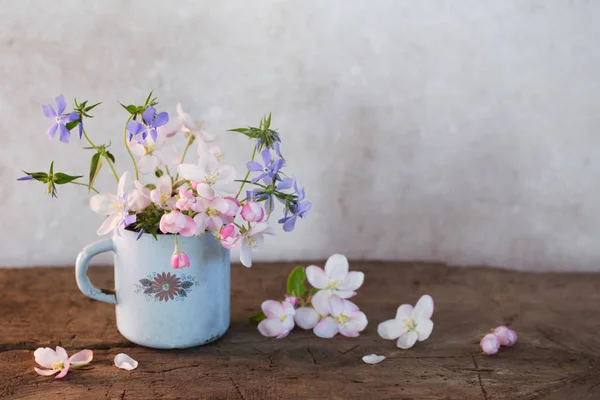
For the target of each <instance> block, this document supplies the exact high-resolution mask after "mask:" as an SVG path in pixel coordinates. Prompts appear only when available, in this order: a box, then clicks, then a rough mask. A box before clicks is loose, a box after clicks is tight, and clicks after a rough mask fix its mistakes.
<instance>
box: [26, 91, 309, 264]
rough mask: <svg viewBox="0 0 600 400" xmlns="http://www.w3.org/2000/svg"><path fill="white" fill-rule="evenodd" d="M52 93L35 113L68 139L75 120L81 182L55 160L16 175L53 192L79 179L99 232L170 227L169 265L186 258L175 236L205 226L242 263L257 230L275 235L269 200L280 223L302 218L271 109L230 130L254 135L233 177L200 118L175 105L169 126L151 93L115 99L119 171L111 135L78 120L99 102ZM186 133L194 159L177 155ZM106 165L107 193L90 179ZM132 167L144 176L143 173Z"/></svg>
mask: <svg viewBox="0 0 600 400" xmlns="http://www.w3.org/2000/svg"><path fill="white" fill-rule="evenodd" d="M55 102H56V109H54V108H53V107H52V106H51V105H45V106H43V107H42V111H43V113H44V115H45V116H46V117H48V118H50V119H51V120H52V125H51V126H50V128H49V129H48V132H47V135H48V137H49V138H53V137H54V136H55V135H56V133H57V132H59V139H60V141H61V142H64V143H69V140H70V137H71V130H73V129H75V127H77V130H78V132H79V137H80V139H82V138H83V139H85V141H86V142H87V144H88V145H89V146H88V147H85V149H87V150H91V151H92V153H93V155H92V157H91V162H90V170H89V175H88V179H87V182H82V181H81V178H83V176H82V175H68V174H65V173H61V172H55V171H54V162H52V163H51V164H50V170H49V171H48V172H25V174H26V176H24V177H22V178H19V180H21V181H25V180H36V181H39V182H42V183H44V184H46V185H47V193H48V194H50V195H51V196H52V197H57V196H58V193H57V185H65V184H75V185H80V186H84V187H87V188H88V192H90V191H93V192H95V193H96V195H95V196H93V197H92V198H91V199H90V208H91V209H92V210H93V211H94V212H96V213H98V214H101V215H104V216H105V217H106V219H105V220H104V223H103V224H102V225H101V226H100V228H99V229H98V234H99V235H104V234H108V233H112V232H116V234H117V235H120V234H121V231H122V229H128V230H133V231H135V232H139V236H138V238H139V237H141V236H142V235H143V234H144V233H146V234H151V235H153V236H154V237H155V238H156V235H157V234H160V233H162V234H173V236H174V245H175V250H174V252H173V257H172V259H171V264H172V266H173V268H185V267H188V266H189V265H190V260H189V258H188V256H187V255H185V254H184V253H183V252H182V251H180V250H179V248H178V244H177V236H178V235H182V236H193V235H196V236H197V235H203V234H205V233H207V232H208V233H210V234H212V235H214V236H215V237H216V238H217V239H218V240H220V241H221V244H222V245H223V247H225V248H228V249H231V248H238V247H239V248H240V259H241V262H242V263H243V264H244V265H245V266H247V267H250V266H251V265H252V253H253V251H255V250H256V249H259V248H261V247H262V246H263V243H264V236H265V235H273V234H275V231H274V229H273V227H272V226H271V225H270V224H269V220H270V219H271V217H272V216H273V214H274V212H275V211H276V207H275V205H276V204H277V203H281V205H282V214H281V216H280V218H279V219H278V220H277V222H278V223H279V224H281V225H282V230H283V231H285V232H291V231H293V230H294V227H295V224H296V221H297V220H298V218H306V216H307V214H308V212H309V210H310V209H311V203H310V202H308V201H306V200H305V192H304V189H303V188H302V187H300V186H299V185H298V181H297V180H296V179H295V178H291V177H289V176H288V175H286V174H285V173H284V169H285V167H286V161H285V158H284V156H283V155H282V152H281V138H280V135H279V133H278V132H277V131H276V130H274V129H272V128H271V115H269V116H268V117H263V118H262V119H261V121H260V124H259V126H258V127H247V128H238V129H232V130H231V131H233V132H238V133H241V134H243V135H245V136H247V137H248V138H249V139H251V140H252V141H253V142H254V143H253V146H252V147H253V151H252V157H251V160H250V161H248V162H247V163H246V171H245V176H244V177H243V178H242V179H238V180H236V171H235V169H234V168H233V167H232V166H230V165H227V164H223V163H222V159H223V155H222V153H221V150H220V149H219V147H218V146H216V145H214V144H209V142H212V141H213V140H214V136H213V135H210V134H208V133H206V132H204V131H202V125H201V124H200V123H198V122H196V121H195V120H194V119H193V118H192V117H191V116H190V115H189V114H187V113H186V112H184V111H183V109H182V108H181V105H178V106H177V112H178V118H177V124H176V126H175V127H172V126H171V127H170V126H169V125H168V124H169V115H168V114H167V113H166V112H159V111H158V110H157V109H156V108H155V107H156V106H157V104H158V103H157V101H156V99H155V98H152V93H150V95H149V96H148V97H147V98H146V100H145V102H144V103H143V104H142V105H133V104H130V105H127V106H126V105H122V106H123V108H124V109H125V110H126V111H127V112H128V114H129V117H128V118H127V121H126V122H125V126H124V129H123V141H124V144H125V149H126V150H127V152H128V154H129V157H130V158H131V160H132V162H133V165H132V167H133V171H132V172H131V173H129V172H127V171H126V172H123V173H122V174H120V175H119V174H118V173H117V169H116V168H115V163H116V160H115V156H114V155H113V154H112V153H111V152H110V151H109V150H108V149H109V147H110V143H109V144H97V143H95V142H93V141H92V140H91V138H90V136H88V134H87V132H86V127H87V126H88V125H87V121H88V120H89V118H92V116H91V115H90V112H91V111H92V110H93V109H94V108H96V107H97V106H98V105H99V104H100V103H96V104H93V105H88V102H87V101H84V102H81V103H78V102H77V100H75V107H74V110H73V111H66V110H67V105H66V102H65V98H64V97H63V96H62V95H60V96H58V97H57V98H56V99H55ZM84 121H85V123H84ZM178 132H182V135H183V142H182V143H181V144H182V145H183V150H179V151H178V150H177V146H175V143H176V141H177V140H178V138H181V137H182V135H179V136H177V133H178ZM194 142H196V143H197V145H196V153H197V158H196V160H195V162H194V163H186V162H185V160H186V155H187V154H188V150H189V149H190V148H191V147H192V146H193V144H194ZM261 161H262V162H261ZM105 164H106V165H108V167H109V168H110V171H111V172H112V174H113V176H114V178H115V180H116V182H117V183H118V185H117V191H116V194H111V193H100V192H99V190H98V189H96V187H94V183H95V181H96V178H97V176H98V174H99V172H100V171H101V169H102V166H103V165H105ZM140 174H142V175H143V174H148V175H149V176H147V177H146V179H142V177H140ZM156 178H158V179H156ZM142 181H143V182H142ZM236 184H237V187H235V186H234V185H236ZM246 185H248V186H246ZM244 188H247V189H250V190H246V191H244ZM275 200H277V202H276V201H275Z"/></svg>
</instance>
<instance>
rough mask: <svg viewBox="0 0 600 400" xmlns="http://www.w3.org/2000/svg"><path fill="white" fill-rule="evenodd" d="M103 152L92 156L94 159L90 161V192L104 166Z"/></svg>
mask: <svg viewBox="0 0 600 400" xmlns="http://www.w3.org/2000/svg"><path fill="white" fill-rule="evenodd" d="M100 156H101V153H100V152H98V153H96V154H94V155H93V156H92V161H91V162H90V178H89V182H88V192H89V191H90V190H92V186H93V185H94V181H95V180H96V177H97V176H98V173H99V172H100V168H102V158H100Z"/></svg>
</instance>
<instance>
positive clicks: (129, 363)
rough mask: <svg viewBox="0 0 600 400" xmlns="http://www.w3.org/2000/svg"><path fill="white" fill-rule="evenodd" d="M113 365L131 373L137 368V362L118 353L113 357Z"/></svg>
mask: <svg viewBox="0 0 600 400" xmlns="http://www.w3.org/2000/svg"><path fill="white" fill-rule="evenodd" d="M115 365H116V366H117V367H119V368H121V369H126V370H127V371H131V370H132V369H136V368H137V366H138V362H137V361H135V360H134V359H133V358H131V357H129V356H128V355H127V354H125V353H119V354H117V355H116V356H115Z"/></svg>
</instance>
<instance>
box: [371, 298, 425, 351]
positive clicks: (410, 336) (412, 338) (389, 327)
mask: <svg viewBox="0 0 600 400" xmlns="http://www.w3.org/2000/svg"><path fill="white" fill-rule="evenodd" d="M432 315H433V299H432V298H431V296H429V295H427V294H426V295H423V296H421V298H420V299H419V301H418V302H417V304H416V305H415V307H414V308H413V306H411V305H410V304H402V305H401V306H400V307H398V310H397V311H396V318H394V319H390V320H388V321H385V322H382V323H380V324H379V326H378V327H377V332H378V333H379V336H381V337H382V338H384V339H386V340H396V339H398V342H397V343H396V344H397V346H398V347H399V348H401V349H410V348H411V347H413V346H414V344H415V342H416V341H417V340H419V341H420V342H422V341H423V340H426V339H427V338H428V337H429V335H431V331H432V330H433V322H432V321H431V316H432Z"/></svg>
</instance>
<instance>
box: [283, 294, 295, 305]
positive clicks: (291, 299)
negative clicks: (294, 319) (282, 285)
mask: <svg viewBox="0 0 600 400" xmlns="http://www.w3.org/2000/svg"><path fill="white" fill-rule="evenodd" d="M285 301H287V302H288V303H290V304H291V305H293V306H294V307H295V306H297V305H298V298H297V297H296V296H288V295H287V294H286V295H285Z"/></svg>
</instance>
